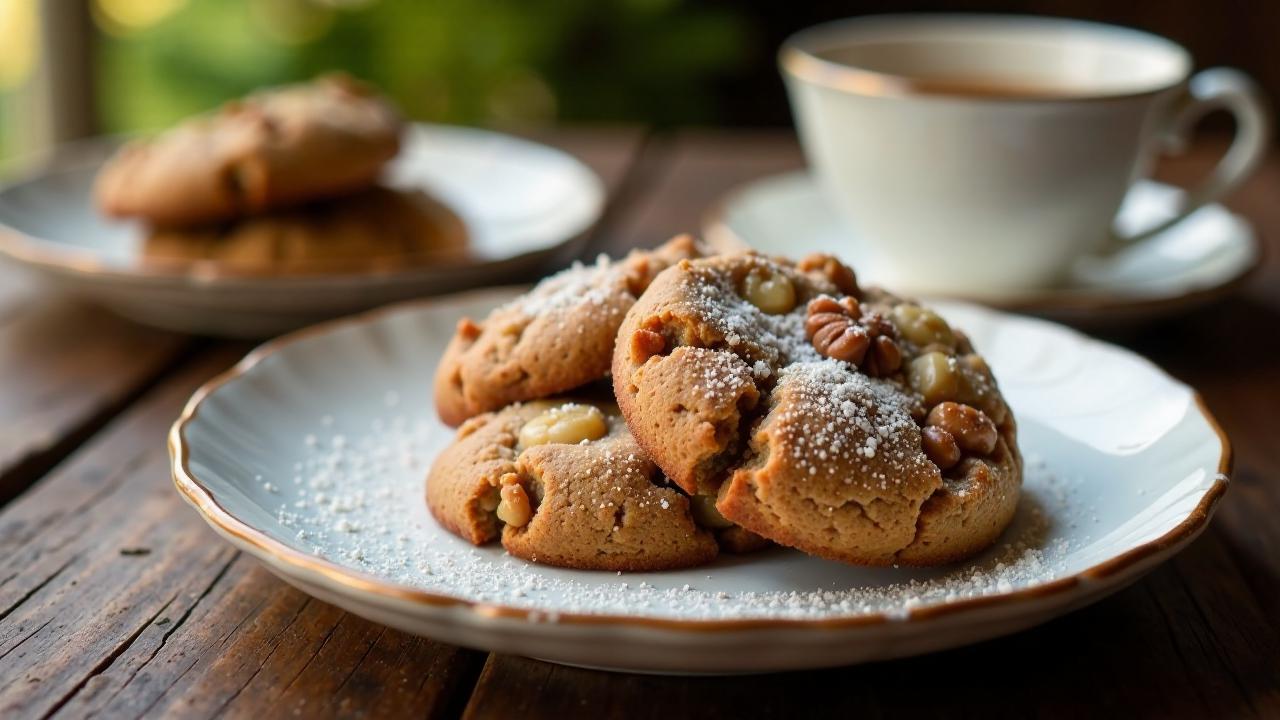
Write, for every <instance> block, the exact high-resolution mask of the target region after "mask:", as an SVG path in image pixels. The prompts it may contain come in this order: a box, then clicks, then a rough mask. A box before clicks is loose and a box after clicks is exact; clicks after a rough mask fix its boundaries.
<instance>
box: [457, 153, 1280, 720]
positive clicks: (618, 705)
mask: <svg viewBox="0 0 1280 720" xmlns="http://www.w3.org/2000/svg"><path fill="white" fill-rule="evenodd" d="M1221 147H1222V143H1221V142H1215V141H1209V142H1208V143H1207V144H1206V145H1204V146H1202V147H1200V148H1199V149H1198V150H1197V151H1196V152H1194V153H1192V154H1191V155H1189V156H1187V157H1185V158H1181V159H1175V160H1172V161H1170V162H1168V163H1166V164H1165V165H1164V166H1162V167H1161V175H1162V177H1163V178H1164V179H1166V180H1170V181H1175V182H1181V183H1189V182H1192V181H1193V180H1194V179H1195V178H1198V177H1201V176H1202V175H1203V173H1204V172H1205V171H1206V170H1207V169H1208V167H1210V166H1211V163H1212V161H1213V160H1214V159H1215V158H1216V157H1217V156H1218V152H1219V151H1220V148H1221ZM651 152H652V153H655V154H660V155H661V158H660V159H659V160H658V161H656V162H655V161H653V160H650V161H649V162H650V163H651V165H652V166H655V167H654V169H652V170H651V175H650V179H649V182H648V184H647V185H646V187H645V189H644V191H642V192H640V193H637V195H636V197H635V198H634V199H633V204H632V205H631V206H630V207H629V208H628V209H627V210H626V211H624V212H623V213H621V218H622V219H621V220H620V222H619V224H618V226H617V227H616V228H614V230H613V232H614V235H613V236H612V237H611V241H612V242H613V243H615V246H616V247H619V248H621V247H628V246H631V245H633V244H650V243H651V240H650V238H652V237H655V236H656V237H663V236H665V235H667V234H671V233H673V232H677V231H679V230H680V229H685V228H691V227H697V226H698V225H699V224H700V221H701V217H702V213H703V212H704V208H705V207H706V206H707V205H708V204H709V203H711V202H713V201H715V200H716V199H717V198H718V197H720V195H721V194H722V193H723V192H725V191H727V190H728V189H730V188H731V187H733V186H735V185H737V184H739V183H741V182H743V181H744V180H747V179H751V178H753V177H757V176H761V175H766V174H770V173H774V172H779V171H782V170H787V169H791V168H793V167H798V166H799V165H800V164H801V159H800V155H799V153H798V150H797V148H796V146H795V143H794V141H793V140H791V139H790V138H788V137H787V136H785V135H783V134H775V135H773V136H762V135H760V134H758V133H745V134H741V135H735V134H711V135H707V134H703V133H685V134H681V135H679V136H677V137H674V138H670V139H668V140H666V141H665V142H663V143H655V144H654V146H653V147H652V149H651ZM1277 193H1280V157H1273V158H1272V160H1271V161H1270V162H1269V163H1268V164H1267V166H1266V167H1265V168H1264V169H1263V171H1262V173H1261V174H1260V176H1259V177H1258V178H1256V179H1255V180H1254V181H1253V182H1252V183H1250V184H1249V185H1248V186H1246V187H1245V188H1244V189H1243V190H1242V191H1241V192H1240V193H1239V194H1238V195H1236V196H1235V197H1234V198H1233V199H1232V200H1231V201H1230V203H1229V204H1230V205H1231V207H1233V208H1234V209H1236V210H1238V211H1240V212H1243V213H1245V214H1246V215H1247V216H1248V217H1249V218H1250V219H1251V220H1253V221H1254V222H1255V223H1256V224H1257V225H1258V227H1259V229H1260V230H1261V231H1262V234H1263V236H1264V238H1265V240H1266V241H1267V247H1268V253H1269V254H1268V256H1267V263H1266V265H1265V266H1264V268H1263V269H1262V270H1261V271H1260V272H1259V273H1258V274H1257V275H1256V276H1255V277H1254V278H1253V280H1252V282H1251V284H1250V286H1249V287H1248V288H1247V290H1246V291H1245V292H1244V293H1242V294H1241V296H1239V297H1237V298H1234V299H1232V300H1229V301H1228V302H1226V303H1224V304H1221V305H1218V306H1215V307H1212V308H1207V309H1205V310H1202V311H1197V312H1195V313H1192V314H1190V315H1189V316H1183V317H1178V318H1173V319H1169V320H1165V321H1161V322H1156V323H1153V324H1150V325H1147V326H1141V327H1137V328H1130V329H1128V330H1127V331H1125V332H1123V333H1118V334H1116V335H1114V336H1113V337H1111V338H1109V339H1111V340H1113V341H1116V342H1120V343H1121V344H1124V345H1127V346H1129V347H1131V348H1132V349H1134V350H1137V351H1138V352H1141V353H1143V354H1146V355H1148V356H1150V357H1152V358H1153V359H1156V360H1157V362H1160V363H1162V364H1164V365H1165V366H1166V367H1168V368H1169V369H1170V370H1171V371H1172V372H1174V373H1175V374H1176V375H1178V376H1179V377H1181V378H1182V379H1183V380H1185V381H1187V382H1189V383H1191V384H1192V385H1195V386H1197V387H1199V388H1200V389H1201V391H1202V392H1203V393H1204V394H1205V396H1206V398H1207V401H1208V403H1209V405H1210V407H1211V408H1213V409H1214V410H1215V412H1217V413H1218V416H1219V419H1220V420H1222V422H1223V424H1224V426H1225V427H1226V429H1227V432H1228V434H1229V435H1230V436H1231V438H1232V440H1233V441H1234V443H1235V446H1236V473H1235V478H1234V481H1233V486H1232V488H1231V491H1230V492H1229V493H1228V494H1227V497H1226V499H1225V500H1224V501H1223V503H1222V506H1221V508H1220V510H1219V514H1218V516H1217V518H1216V519H1215V520H1214V523H1213V524H1212V526H1211V527H1210V529H1209V530H1208V531H1207V532H1206V533H1205V535H1204V536H1203V537H1202V538H1201V539H1200V540H1199V541H1197V542H1196V543H1195V544H1193V545H1192V546H1191V547H1190V548H1189V549H1188V550H1187V551H1186V552H1184V553H1183V554H1182V555H1180V556H1179V557H1178V558H1176V559H1175V560H1174V561H1173V562H1171V563H1167V564H1166V565H1164V566H1163V567H1161V568H1159V569H1158V570H1156V571H1155V572H1153V573H1152V574H1151V575H1150V576H1148V577H1147V578H1145V579H1143V580H1141V581H1139V582H1138V583H1137V584H1136V585H1134V586H1133V587H1131V588H1129V589H1127V590H1125V591H1123V592H1121V593H1120V594H1118V595H1117V596H1115V597H1114V598H1112V599H1109V600H1106V601H1103V602H1101V603H1099V604H1097V605H1095V606H1092V607H1090V608H1086V609H1084V610H1082V611H1079V612H1077V613H1074V614H1072V615H1069V616H1067V617H1064V618H1062V619H1059V620H1057V621H1055V622H1052V623H1049V624H1048V625H1045V626H1042V627H1039V628H1035V629H1032V630H1029V631H1026V632H1023V633H1020V634H1017V635H1014V636H1012V637H1008V638H1004V639H1000V640H994V641H991V642H987V643H983V644H980V645H976V646H973V647H968V648H961V649H958V650H954V651H950V652H945V653H939V654H935V655H931V656H928V657H922V658H913V659H907V660H901V661H896V662H889V663H879V664H874V665H869V666H861V667H853V668H843V669H834V670H826V671H821V672H808V673H792V674H785V675H772V676H764V677H752V678H749V679H744V678H657V677H647V676H634V675H615V674H609V673H602V672H595V671H589V670H579V669H575V668H566V667H559V666H554V665H549V664H546V663H540V662H537V661H533V660H528V659H525V658H517V657H510V656H492V657H491V658H490V659H489V661H488V663H487V664H486V665H485V669H484V671H483V672H482V673H481V676H480V679H479V682H478V684H477V686H476V690H475V693H474V694H473V696H472V698H471V701H470V703H469V704H468V706H467V711H466V714H465V717H468V718H476V719H479V718H500V717H511V716H521V717H526V718H560V717H573V716H587V717H652V718H670V717H685V716H689V715H692V714H696V715H697V716H698V717H705V718H717V717H724V718H742V717H777V718H790V717H797V716H808V715H812V714H816V713H819V712H820V713H821V714H823V715H824V716H833V717H843V716H853V715H857V716H869V717H936V716H947V717H952V716H980V717H1026V716H1028V715H1036V716H1038V717H1051V718H1052V717H1061V718H1078V717H1092V716H1098V715H1125V716H1133V717H1210V716H1218V717H1275V716H1280V673H1278V672H1277V670H1276V668H1277V664H1276V663H1277V660H1276V659H1277V658H1280V634H1278V633H1277V631H1276V627H1275V622H1274V618H1275V617H1277V615H1280V584H1278V583H1280V523H1276V522H1275V520H1274V518H1275V517H1277V513H1280V487H1278V485H1277V479H1280V451H1278V450H1277V447H1280V446H1277V445H1276V444H1275V442H1274V438H1275V433H1276V431H1277V421H1276V419H1275V416H1274V414H1273V411H1272V409H1271V408H1272V407H1274V405H1275V403H1276V402H1277V401H1280V334H1277V333H1276V332H1275V330H1276V329H1280V268H1278V267H1277V262H1276V261H1277V258H1278V257H1280V242H1277V241H1280V205H1277V204H1276V203H1275V201H1274V198H1275V197H1276V196H1277ZM1264 328H1266V329H1270V331H1268V330H1265V329H1264Z"/></svg>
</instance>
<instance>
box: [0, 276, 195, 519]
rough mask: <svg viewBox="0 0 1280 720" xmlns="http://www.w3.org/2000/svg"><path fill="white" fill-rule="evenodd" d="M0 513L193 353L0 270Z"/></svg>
mask: <svg viewBox="0 0 1280 720" xmlns="http://www.w3.org/2000/svg"><path fill="white" fill-rule="evenodd" d="M0 287H3V288H4V290H3V291H2V292H0V505H3V504H4V503H5V502H6V501H8V500H9V499H10V498H12V497H13V496H14V495H16V494H17V493H19V492H21V491H22V490H23V489H24V488H26V487H27V486H28V485H29V484H30V483H32V482H33V481H34V480H35V479H36V478H38V477H39V476H40V475H41V474H42V473H43V472H45V471H46V470H48V469H49V468H50V467H52V466H53V465H54V464H55V463H56V462H57V461H58V460H60V459H61V458H62V457H64V456H65V455H66V453H67V452H69V451H70V450H71V449H73V448H74V447H75V446H76V445H78V444H79V443H80V442H81V441H83V440H84V438H85V437H87V436H88V435H89V434H91V433H92V432H93V431H94V430H95V429H97V428H99V427H101V426H102V424H103V423H104V422H106V420H108V419H110V418H111V417H112V416H113V415H115V414H116V413H117V412H119V410H120V409H121V408H122V407H124V406H125V405H127V404H128V402H129V400H130V399H132V398H133V397H135V396H136V395H137V394H138V393H139V392H140V391H142V390H143V389H145V388H146V387H147V386H148V385H149V384H150V383H152V382H154V380H155V379H156V378H157V377H159V376H160V375H161V374H162V373H163V372H164V371H165V370H166V369H167V368H169V367H170V366H171V365H172V364H173V362H174V361H175V360H176V359H177V358H178V357H179V356H180V355H181V354H182V352H183V351H184V350H186V349H187V348H188V347H189V345H190V340H189V339H188V338H185V337H183V336H181V335H177V334H174V333H167V332H162V331H159V330H151V329H149V328H144V327H142V326H140V325H136V324H134V323H132V322H129V321H127V320H123V319H121V318H118V317H116V316H114V315H111V314H110V313H108V312H106V311H104V310H101V309H97V308H93V307H90V306H87V305H84V304H82V303H79V302H77V301H75V300H72V299H70V298H67V297H63V296H60V295H54V294H52V293H51V292H50V290H49V289H48V288H47V287H45V286H43V285H41V284H39V283H38V282H35V281H34V280H33V279H31V278H29V277H28V276H26V275H25V274H23V273H21V272H19V271H18V270H17V269H16V268H14V267H12V266H9V265H0Z"/></svg>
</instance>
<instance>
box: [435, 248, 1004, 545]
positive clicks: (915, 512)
mask: <svg viewBox="0 0 1280 720" xmlns="http://www.w3.org/2000/svg"><path fill="white" fill-rule="evenodd" d="M610 375H611V378H612V380H611V382H609V383H605V382H602V380H604V379H605V378H606V377H608V376H610ZM435 390H436V400H437V407H438V409H439V412H440V415H441V418H442V419H443V420H444V421H445V422H447V423H449V424H451V425H458V424H461V427H460V429H459V431H458V435H457V438H456V439H455V441H454V443H453V444H452V445H451V446H450V447H449V448H447V449H446V450H445V451H444V452H443V453H442V454H441V455H440V457H439V458H438V459H437V461H436V463H435V465H434V466H433V468H432V470H431V472H430V474H429V476H428V478H427V502H428V506H429V507H430V509H431V512H432V513H433V514H434V515H435V517H436V518H437V519H438V520H439V521H440V522H441V524H443V525H444V526H445V527H447V528H449V529H450V530H451V531H453V532H454V533H455V534H457V535H459V536H461V537H463V538H465V539H467V540H469V541H471V542H473V543H476V544H482V543H486V542H490V541H492V540H494V539H497V538H499V537H500V538H501V541H502V543H503V545H504V547H506V549H507V550H508V551H509V552H510V553H511V554H512V555H515V556H517V557H521V558H524V559H526V560H529V561H534V562H543V563H548V564H553V565H560V566H565V567H573V568H589V569H603V570H657V569H668V568H677V567H688V566H692V565H697V564H701V563H705V562H708V561H709V560H711V559H712V558H714V557H715V556H716V555H717V553H718V552H719V551H720V550H730V551H736V552H742V551H748V550H753V549H758V548H760V547H764V546H766V545H767V544H768V541H773V542H775V543H778V544H780V545H785V546H789V547H793V548H797V549H799V550H802V551H804V552H807V553H810V554H813V555H817V556H820V557H825V558H831V559H835V560H841V561H844V562H849V563H853V564H859V565H895V564H908V565H936V564H941V563H947V562H952V561H955V560H959V559H962V558H964V557H968V556H970V555H972V554H974V553H976V552H978V551H980V550H982V549H983V548H985V547H987V546H988V545H990V544H991V543H992V542H994V541H995V539H996V537H997V536H998V535H999V534H1000V532H1001V531H1003V529H1004V528H1005V527H1006V526H1007V525H1008V524H1009V522H1010V521H1011V520H1012V517H1013V513H1014V510H1015V509H1016V505H1017V501H1018V496H1019V491H1020V487H1021V479H1022V461H1021V457H1020V455H1019V453H1018V448H1017V440H1016V425H1015V423H1014V419H1013V415H1012V413H1010V411H1009V408H1008V406H1007V405H1006V404H1005V402H1004V399H1003V397H1002V396H1001V394H1000V392H999V389H998V387H997V385H996V383H995V380H994V378H993V377H992V375H991V371H990V369H989V368H988V367H987V365H986V363H985V362H984V361H983V360H982V358H981V356H979V355H978V354H976V352H975V351H974V349H973V347H972V344H971V343H970V342H969V340H968V339H967V338H966V337H965V335H964V334H963V333H961V332H960V331H958V330H954V329H952V328H951V327H950V326H948V324H947V323H946V322H945V321H944V320H943V319H942V318H940V317H939V316H938V315H936V314H935V313H933V312H931V311H930V310H928V309H926V308H924V307H922V306H920V305H919V304H917V303H914V302H909V301H906V300H903V299H901V298H898V297H896V296H894V295H891V294H889V293H887V292H885V291H882V290H878V289H873V288H862V287H860V286H859V285H858V283H857V280H856V277H855V275H854V273H853V271H852V269H850V268H849V267H847V266H845V265H843V264H842V263H840V262H839V261H838V260H836V259H835V258H832V257H830V256H825V255H816V256H811V257H808V258H805V259H804V260H801V261H800V262H792V261H789V260H786V259H780V258H766V257H763V256H760V255H756V254H754V253H734V254H723V255H713V254H712V253H710V252H709V251H708V249H707V248H705V247H703V246H702V245H700V244H699V243H696V242H695V241H694V240H693V239H691V238H689V237H680V238H676V239H675V240H672V241H670V242H668V243H667V244H665V245H663V246H662V247H659V248H658V249H656V250H653V251H641V252H635V253H632V254H631V255H630V256H628V257H627V258H625V259H623V260H621V261H618V262H611V261H608V260H603V259H602V260H601V261H600V262H599V263H597V264H596V265H594V266H578V267H575V268H572V269H570V270H567V271H565V272H563V273H560V274H559V275H556V276H553V277H551V278H548V279H547V280H545V281H543V282H542V283H541V284H539V285H538V286H537V287H535V288H534V289H533V290H532V291H530V292H529V293H528V294H526V295H524V296H521V297H520V298H517V299H516V300H514V301H512V302H510V303H508V304H506V305H504V306H502V307H500V308H498V309H496V310H494V311H493V312H492V313H491V314H490V315H489V317H487V318H486V319H485V320H483V321H482V322H478V323H477V322H474V321H471V320H463V321H462V322H461V323H459V326H458V330H457V334H456V336H455V337H454V339H453V341H452V342H451V344H450V346H449V347H448V349H447V350H446V353H445V355H444V357H443V358H442V360H441V364H440V366H439V369H438V371H437V375H436V388H435ZM565 393H571V394H569V395H565Z"/></svg>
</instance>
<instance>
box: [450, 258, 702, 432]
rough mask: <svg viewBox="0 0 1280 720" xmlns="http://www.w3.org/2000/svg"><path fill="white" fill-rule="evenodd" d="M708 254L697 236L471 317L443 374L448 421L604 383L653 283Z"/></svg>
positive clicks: (553, 280) (550, 281) (580, 272)
mask: <svg viewBox="0 0 1280 720" xmlns="http://www.w3.org/2000/svg"><path fill="white" fill-rule="evenodd" d="M703 254H704V248H703V247H702V246H701V245H700V244H699V243H697V242H695V241H694V240H693V238H691V237H689V236H687V235H686V236H680V237H677V238H674V239H672V240H670V241H668V242H666V243H665V244H663V245H661V246H660V247H658V248H656V249H654V250H645V251H635V252H633V253H632V254H630V255H628V256H627V257H626V258H623V259H621V260H610V259H608V258H606V257H603V256H602V257H601V258H600V259H599V260H598V261H597V262H596V263H594V264H592V265H575V266H573V267H571V268H569V269H567V270H564V271H562V272H560V273H557V274H555V275H552V276H551V277H549V278H547V279H545V280H543V281H542V282H540V283H538V285H537V286H535V287H534V288H533V289H532V290H530V291H529V292H528V293H526V294H524V295H522V296H520V297H518V298H516V299H515V300H512V301H511V302H509V303H507V304H505V305H503V306H501V307H499V308H496V309H495V310H493V312H491V313H489V315H488V317H486V318H484V319H483V320H481V321H479V322H476V321H474V320H471V319H470V318H464V319H463V320H462V321H461V322H459V324H458V329H457V331H456V333H455V334H454V337H453V339H452V340H451V341H450V342H449V345H448V347H447V348H446V349H445V353H444V356H443V357H442V358H441V360H440V365H439V366H438V367H437V370H436V377H435V398H436V408H437V410H438V412H439V413H440V418H441V419H442V420H443V421H444V422H446V423H448V424H449V425H455V426H456V425H458V424H460V423H461V422H463V421H464V420H466V419H467V418H470V417H473V416H475V415H478V414H480V413H483V412H489V411H492V410H497V409H499V408H502V407H505V406H506V405H509V404H510V403H513V402H520V401H525V400H536V399H538V398H544V397H548V396H550V395H554V394H556V393H561V392H566V391H569V390H573V389H575V388H578V387H581V386H582V385H585V384H587V383H590V382H593V381H596V380H600V379H601V378H603V377H605V376H606V375H607V374H608V372H609V366H610V363H611V361H612V357H613V343H614V339H615V337H616V336H617V333H618V326H619V325H621V323H622V318H623V316H624V315H625V314H626V312H627V310H628V309H630V308H631V306H632V305H633V304H634V303H635V301H636V298H637V297H638V296H639V295H640V294H641V293H642V292H644V289H645V288H646V287H648V285H649V282H650V281H651V280H652V279H653V277H654V276H655V275H656V274H657V273H658V272H660V271H661V270H663V269H665V268H666V267H668V266H670V265H671V264H673V263H675V262H678V261H680V260H682V259H688V258H693V257H700V256H702V255H703Z"/></svg>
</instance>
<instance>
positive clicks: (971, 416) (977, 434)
mask: <svg viewBox="0 0 1280 720" xmlns="http://www.w3.org/2000/svg"><path fill="white" fill-rule="evenodd" d="M925 426H926V427H936V428H941V429H943V430H945V431H947V432H948V433H950V434H951V436H952V437H954V438H955V440H956V443H957V444H958V445H959V446H960V449H962V450H964V451H965V452H971V453H976V454H978V455H988V454H990V453H991V451H992V450H995V449H996V440H997V439H998V437H999V435H998V433H997V431H996V424H995V423H993V422H991V418H989V417H987V415H986V413H984V412H982V411H981V410H979V409H978V408H976V407H973V406H971V405H965V404H963V403H958V402H944V403H939V404H938V405H936V406H935V407H934V408H933V409H932V410H930V411H929V416H928V417H927V418H925Z"/></svg>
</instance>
